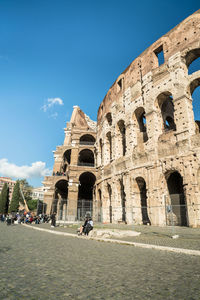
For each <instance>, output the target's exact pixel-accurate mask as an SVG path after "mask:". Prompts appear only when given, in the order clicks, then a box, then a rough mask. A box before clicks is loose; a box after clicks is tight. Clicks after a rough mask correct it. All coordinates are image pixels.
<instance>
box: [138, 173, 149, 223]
mask: <svg viewBox="0 0 200 300" xmlns="http://www.w3.org/2000/svg"><path fill="white" fill-rule="evenodd" d="M136 182H137V185H138V189H139V193H140V204H141V213H142V223H143V224H144V225H147V224H150V220H149V216H148V210H147V189H146V182H145V180H144V178H142V177H137V178H136Z"/></svg>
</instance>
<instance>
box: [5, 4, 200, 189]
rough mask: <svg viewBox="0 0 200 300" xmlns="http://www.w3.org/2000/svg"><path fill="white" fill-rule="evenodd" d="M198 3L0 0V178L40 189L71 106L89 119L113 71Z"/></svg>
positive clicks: (114, 74)
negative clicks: (23, 179) (23, 180)
mask: <svg viewBox="0 0 200 300" xmlns="http://www.w3.org/2000/svg"><path fill="white" fill-rule="evenodd" d="M198 4H199V1H194V0H191V1H171V0H168V1H153V0H152V1H146V0H144V1H133V0H132V1H128V0H124V1H119V0H115V1H112V0H107V1H104V0H102V1H98V0H97V1H94V0H93V1H87V0H85V1H75V0H74V1H69V0H48V1H46V0H39V1H38V0H29V1H27V0H24V1H22V0H0V104H1V105H0V128H1V133H2V134H1V146H0V164H1V165H2V166H1V165H0V175H1V176H11V177H13V175H14V176H16V177H17V176H19V177H20V176H22V177H24V174H27V175H26V176H27V179H28V181H29V182H30V184H32V185H34V186H40V185H41V180H42V177H41V175H42V174H45V172H46V173H48V170H51V169H52V167H53V163H54V160H53V153H52V151H53V150H55V149H56V146H57V145H61V144H62V143H63V140H64V131H63V128H64V127H65V126H66V122H67V121H69V119H70V115H71V112H72V108H73V105H78V106H80V108H81V109H82V110H83V111H84V112H85V113H86V114H88V115H89V116H90V117H91V118H92V119H93V120H96V116H97V110H98V106H99V104H100V103H101V101H102V100H103V98H104V96H105V94H106V93H107V91H108V89H109V87H110V86H111V85H112V84H113V82H114V81H115V80H116V78H117V77H118V76H119V74H120V73H121V72H122V71H123V70H124V69H125V68H126V67H127V66H128V65H129V64H130V63H131V61H133V60H134V58H136V57H137V56H138V55H140V54H141V53H142V52H143V51H144V50H145V49H146V48H147V47H148V46H150V45H151V44H152V43H153V42H154V41H156V40H157V39H158V38H160V37H161V36H162V35H163V34H165V33H167V32H168V31H169V30H171V29H172V28H173V27H175V26H176V25H177V24H178V23H180V22H181V21H182V20H183V19H185V18H186V17H188V16H189V15H190V14H192V13H193V12H195V11H196V10H198V9H199V8H200V5H198ZM55 99H57V100H55ZM58 99H60V100H58ZM61 100H62V103H61ZM44 105H46V106H44ZM45 108H46V109H45ZM18 174H19V175H18ZM13 178H14V177H13ZM14 179H15V178H14Z"/></svg>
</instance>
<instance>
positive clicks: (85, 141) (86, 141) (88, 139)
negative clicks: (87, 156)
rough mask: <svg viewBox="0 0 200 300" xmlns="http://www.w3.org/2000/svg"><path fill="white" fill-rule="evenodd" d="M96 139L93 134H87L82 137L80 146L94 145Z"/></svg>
mask: <svg viewBox="0 0 200 300" xmlns="http://www.w3.org/2000/svg"><path fill="white" fill-rule="evenodd" d="M94 143H95V138H94V137H93V136H92V135H91V134H85V135H82V136H81V137H80V145H94Z"/></svg>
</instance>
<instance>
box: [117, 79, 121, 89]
mask: <svg viewBox="0 0 200 300" xmlns="http://www.w3.org/2000/svg"><path fill="white" fill-rule="evenodd" d="M117 86H118V89H119V90H121V89H122V78H121V79H120V80H119V81H118V82H117Z"/></svg>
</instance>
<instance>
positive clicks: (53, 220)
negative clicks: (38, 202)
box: [51, 212, 56, 227]
mask: <svg viewBox="0 0 200 300" xmlns="http://www.w3.org/2000/svg"><path fill="white" fill-rule="evenodd" d="M51 227H56V212H54V213H53V214H52V215H51Z"/></svg>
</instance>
